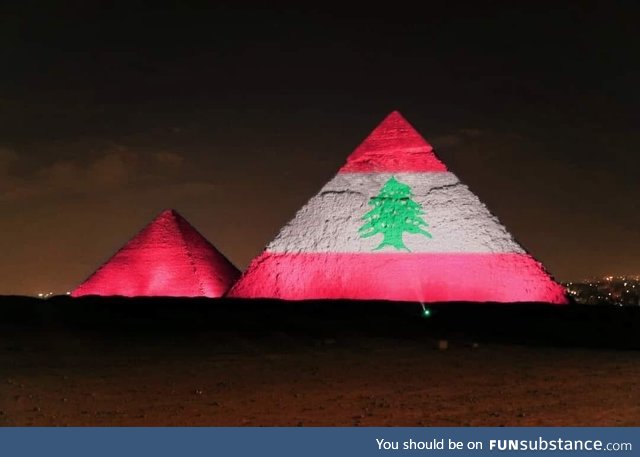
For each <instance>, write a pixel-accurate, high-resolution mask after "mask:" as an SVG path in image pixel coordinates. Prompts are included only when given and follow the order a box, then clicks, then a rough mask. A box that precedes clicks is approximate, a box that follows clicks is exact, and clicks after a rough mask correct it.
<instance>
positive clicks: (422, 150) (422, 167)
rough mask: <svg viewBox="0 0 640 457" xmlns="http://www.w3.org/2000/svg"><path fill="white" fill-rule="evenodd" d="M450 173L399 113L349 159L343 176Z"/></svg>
mask: <svg viewBox="0 0 640 457" xmlns="http://www.w3.org/2000/svg"><path fill="white" fill-rule="evenodd" d="M443 171H444V172H446V171H447V167H446V166H445V165H444V164H443V163H442V162H441V161H440V160H439V159H438V158H437V157H436V155H435V154H434V152H433V147H432V146H431V145H430V144H429V143H428V142H427V140H425V139H424V138H423V137H422V135H420V133H418V131H417V130H416V129H415V128H414V127H413V126H412V125H411V124H410V123H409V121H407V120H406V119H405V117H404V116H403V115H402V114H401V113H400V111H398V110H394V111H392V112H391V113H389V114H388V115H387V116H386V117H385V118H384V119H383V120H382V122H381V123H380V124H378V126H377V127H376V128H375V129H373V131H372V132H371V133H370V134H369V136H368V137H367V138H366V139H365V140H364V141H363V142H362V143H361V144H360V146H358V147H357V148H356V149H355V151H353V153H352V154H351V155H350V156H349V157H348V158H347V163H346V164H345V165H344V166H343V167H342V168H341V169H340V172H341V173H399V172H443Z"/></svg>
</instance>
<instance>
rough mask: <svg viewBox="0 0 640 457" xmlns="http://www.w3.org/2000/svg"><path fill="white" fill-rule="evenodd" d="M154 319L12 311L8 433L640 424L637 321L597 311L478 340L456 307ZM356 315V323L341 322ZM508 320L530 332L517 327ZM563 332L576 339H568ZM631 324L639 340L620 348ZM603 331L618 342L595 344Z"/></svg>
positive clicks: (7, 326)
mask: <svg viewBox="0 0 640 457" xmlns="http://www.w3.org/2000/svg"><path fill="white" fill-rule="evenodd" d="M4 303H6V300H5V301H4ZM129 304H130V303H129ZM85 305H86V306H89V305H90V304H88V303H85V304H83V305H82V306H75V305H74V306H73V307H71V308H69V309H66V310H65V313H66V314H65V315H66V316H68V315H69V314H72V315H77V313H79V312H81V310H82V309H83V306H85ZM56 306H58V305H56ZM64 306H66V305H64ZM118 306H121V305H118ZM127 306H128V305H127ZM145 306H148V304H147V305H145ZM175 306H176V304H175V303H174V304H171V305H170V307H174V308H175ZM199 306H200V305H199ZM203 306H208V305H206V304H205V305H203ZM14 308H15V307H14ZM6 309H7V308H6V307H5V310H6ZM146 309H148V308H145V307H141V309H140V310H139V311H136V312H135V316H134V317H135V318H132V317H131V315H130V314H127V313H125V314H127V315H126V317H124V318H123V316H122V315H121V314H118V313H115V314H118V315H117V317H116V318H114V317H113V316H114V313H113V310H112V311H110V312H109V313H107V314H108V316H107V319H106V320H105V319H103V317H104V316H105V315H107V314H105V313H104V312H101V313H97V314H95V315H92V316H91V319H75V320H73V319H72V321H71V322H70V321H69V319H62V318H61V317H60V313H59V312H58V311H55V310H54V311H51V310H50V309H49V310H47V311H42V310H39V311H37V312H34V311H33V307H32V308H31V311H29V312H27V313H23V314H22V315H17V314H16V313H6V312H5V313H4V314H3V316H4V322H3V324H2V325H0V328H1V329H2V333H1V336H0V425H3V426H160V425H167V426H530V425H541V426H556V425H560V426H638V425H639V424H640V351H639V350H638V349H637V345H634V344H632V343H634V342H635V339H634V336H633V335H634V332H635V329H636V326H635V324H634V325H631V327H629V319H630V318H629V314H626V315H624V316H622V317H621V318H620V323H618V324H616V323H614V324H613V329H612V330H611V331H609V332H603V331H602V328H603V327H602V326H603V325H605V326H606V328H611V325H610V324H609V323H607V320H606V319H602V315H601V314H597V315H596V317H597V318H598V322H595V323H594V321H595V318H594V316H593V315H592V314H593V312H592V311H589V312H590V313H592V314H591V315H590V317H588V318H585V317H584V313H583V314H580V313H577V314H576V313H575V312H574V313H573V314H566V313H565V314H564V315H562V316H560V317H558V316H555V317H557V318H558V319H559V323H558V322H556V323H555V324H554V325H548V326H546V325H545V322H547V321H548V319H553V318H554V315H553V313H554V312H555V311H552V315H551V316H549V315H548V312H547V311H545V312H543V313H542V317H540V316H541V313H539V312H538V313H537V314H535V313H534V314H535V315H534V316H533V317H530V318H527V313H528V312H529V311H527V310H526V309H525V310H524V311H519V312H517V313H513V315H511V317H509V318H508V319H507V321H504V320H503V321H500V322H495V319H493V318H491V316H494V315H493V314H492V313H495V311H487V313H485V314H489V316H490V317H489V318H488V319H487V322H490V321H494V322H495V323H494V326H491V325H489V324H487V323H485V324H483V325H482V331H477V328H476V331H474V327H473V326H472V325H480V324H478V323H477V320H478V319H477V318H476V317H474V316H471V317H469V318H468V319H466V320H465V319H459V321H460V322H466V323H464V324H462V323H461V324H459V325H457V326H456V325H451V322H457V321H458V320H457V319H452V315H454V314H450V315H448V316H447V315H446V312H445V313H441V315H440V316H438V313H437V312H436V313H434V316H433V317H432V318H431V319H429V320H420V317H419V316H412V315H405V314H402V315H401V316H395V317H390V316H388V315H387V316H384V315H380V316H378V315H377V314H376V313H372V315H368V316H367V319H363V321H366V322H367V323H366V324H363V325H362V326H358V325H354V324H353V322H354V321H352V320H351V321H349V319H351V318H352V316H351V317H349V316H342V315H338V316H332V317H331V318H330V319H324V321H322V319H318V314H317V309H316V314H315V315H314V316H315V318H316V321H315V323H314V324H313V325H311V324H309V323H307V324H304V325H302V324H296V322H297V321H296V319H297V318H296V319H292V320H288V321H287V322H284V323H283V322H282V315H280V314H278V313H277V312H275V313H262V314H260V313H258V315H257V316H255V317H254V318H253V319H252V318H250V317H247V318H246V319H244V320H243V319H240V318H239V317H238V315H240V316H241V315H242V312H241V313H240V314H235V315H234V316H232V317H231V318H230V317H229V315H228V314H225V313H218V312H217V311H216V312H214V313H211V312H206V313H204V314H203V313H201V312H199V311H197V312H195V313H192V312H188V313H186V317H185V315H183V314H182V311H179V312H178V314H179V317H176V313H174V312H172V313H169V314H166V313H165V314H163V315H158V314H155V315H153V314H154V313H149V315H147V313H146V311H145V310H146ZM361 309H362V308H360V310H361ZM92 311H94V310H92ZM247 311H250V309H248V310H245V311H243V312H245V313H246V312H247ZM358 312H360V311H358ZM612 312H613V311H612ZM523 313H524V314H525V317H524V318H523V317H522V314H523ZM18 314H19V313H18ZM63 314H64V313H63ZM301 314H302V315H304V313H301ZM356 314H357V313H356ZM632 314H633V316H635V315H636V314H637V313H635V312H634V313H632ZM274 315H276V316H277V318H274ZM7 316H8V317H7ZM34 316H35V317H37V318H34ZM43 316H44V317H43ZM96 316H97V317H96ZM576 316H577V317H576ZM580 316H582V317H580ZM633 316H632V317H633ZM224 317H226V318H228V319H230V321H229V322H225V320H224V319H223V318H224ZM325 317H326V316H325ZM342 318H344V319H345V320H347V321H349V322H348V325H344V322H340V323H339V324H336V322H337V321H340V319H342ZM234 319H235V320H234ZM96 320H100V321H101V323H100V325H96ZM285 320H286V319H285ZM303 320H304V319H303ZM632 320H633V319H632ZM320 321H322V322H320ZM356 321H357V319H356ZM509 321H517V322H527V324H526V326H525V327H521V328H515V329H514V330H513V331H512V332H505V331H504V330H505V328H504V326H505V325H507V326H508V325H509ZM600 321H604V322H605V323H604V324H603V323H602V322H600ZM34 322H35V323H34ZM372 322H373V323H375V325H371V323H372ZM576 322H577V323H576ZM278 323H279V324H278ZM403 323H404V324H406V327H407V328H408V330H407V331H404V330H402V329H401V328H399V327H401V326H402V324H403ZM445 323H448V324H446V325H445ZM472 323H474V324H472ZM231 324H233V325H231ZM616 325H618V327H616ZM546 327H548V328H549V329H550V331H549V333H548V335H546V334H545V331H544V329H545V328H546ZM565 327H566V328H567V331H568V332H569V333H570V334H574V335H577V336H575V337H568V338H562V339H559V338H558V335H560V334H562V335H564V333H563V328H565ZM500 328H502V330H503V331H502V332H499V331H498V330H500ZM620 328H623V329H626V331H627V333H628V335H626V336H625V338H623V339H618V340H616V341H615V342H614V344H607V342H611V337H612V335H618V336H619V335H620V334H621V333H622V332H621V330H620ZM541 329H542V330H541ZM571 329H573V330H571ZM576 329H577V330H576ZM599 329H600V330H599ZM593 331H600V334H601V335H604V336H603V337H602V338H596V339H591V338H585V334H586V335H587V336H588V335H590V334H591V332H593ZM581 332H582V333H581ZM496 335H498V337H496ZM523 335H524V336H523ZM444 341H446V343H447V348H446V349H444V348H442V345H443V342H444Z"/></svg>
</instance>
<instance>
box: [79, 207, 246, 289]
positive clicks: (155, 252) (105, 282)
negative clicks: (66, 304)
mask: <svg viewBox="0 0 640 457" xmlns="http://www.w3.org/2000/svg"><path fill="white" fill-rule="evenodd" d="M238 276H240V272H239V271H238V270H237V269H236V267H234V266H233V265H232V264H231V263H230V262H229V261H228V260H227V259H226V258H225V257H224V256H223V255H222V254H221V253H220V252H219V251H218V250H217V249H216V248H215V247H213V246H212V245H211V243H209V242H208V241H207V240H206V239H205V238H204V237H203V236H202V235H200V234H199V233H198V232H197V231H196V229H194V228H193V227H192V226H191V225H190V224H189V223H188V222H187V221H186V220H185V219H184V218H183V217H182V216H180V215H179V214H178V213H177V212H176V211H174V210H166V211H163V212H162V213H160V215H159V216H158V217H156V218H155V219H154V220H153V221H151V223H149V224H148V225H147V226H146V227H145V228H144V229H142V230H141V231H140V232H139V233H138V234H137V235H136V236H134V237H133V238H132V239H131V240H130V241H129V242H128V243H127V244H125V245H124V246H123V247H122V248H121V249H120V250H119V251H118V252H116V253H115V255H114V256H113V257H111V258H110V259H109V260H108V261H107V262H106V263H105V264H104V265H102V266H101V267H100V268H98V270H97V271H96V272H95V273H93V274H92V275H91V276H90V277H89V279H87V280H86V281H85V282H83V283H82V284H80V285H79V286H78V287H77V288H76V289H75V290H74V291H73V292H72V293H71V295H72V296H73V297H80V296H83V295H103V296H109V295H121V296H126V297H135V296H165V297H220V296H222V295H223V294H224V293H225V292H226V291H227V290H228V289H229V287H230V286H231V284H233V282H234V281H235V280H236V279H237V278H238Z"/></svg>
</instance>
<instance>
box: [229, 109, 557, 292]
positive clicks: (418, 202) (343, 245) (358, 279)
mask: <svg viewBox="0 0 640 457" xmlns="http://www.w3.org/2000/svg"><path fill="white" fill-rule="evenodd" d="M228 295H229V296H230V297H244V298H258V297H262V298H277V299H285V300H306V299H369V300H397V301H420V302H441V301H470V302H525V301H526V302H548V303H556V304H563V303H566V302H567V299H566V295H565V291H564V289H563V287H562V286H560V285H559V284H558V283H557V282H555V281H554V280H553V279H552V278H551V277H550V276H549V275H548V274H547V273H546V272H545V270H544V268H543V266H542V265H541V264H540V263H538V262H537V261H536V260H535V259H534V258H533V257H531V256H530V255H529V254H528V253H527V252H526V251H525V250H524V249H523V248H522V247H521V246H520V245H519V244H518V243H517V242H516V241H514V239H513V238H512V237H511V235H510V234H509V233H508V232H507V230H506V229H505V227H503V226H502V225H501V224H500V222H499V221H498V220H497V219H496V217H494V216H493V215H492V214H491V213H490V212H489V210H488V209H487V208H486V206H485V205H484V204H483V203H482V202H481V201H480V200H479V199H478V198H477V197H476V196H475V195H474V194H473V193H472V192H471V191H470V190H469V188H468V187H467V186H466V185H464V184H463V183H461V182H460V180H459V179H458V178H457V177H456V176H455V175H454V174H453V173H451V172H449V171H448V170H447V167H446V166H445V165H444V164H443V163H442V162H441V161H440V160H439V159H438V158H437V157H436V155H435V154H434V152H433V148H432V147H431V145H429V143H427V142H426V141H425V140H424V138H422V136H420V134H419V133H418V132H416V130H415V129H414V128H413V127H412V126H411V125H410V124H409V123H408V122H407V121H406V120H405V119H404V118H403V117H402V115H400V113H398V112H394V113H391V114H390V115H389V116H388V117H387V118H386V119H385V120H384V121H383V122H382V123H381V124H380V125H379V126H378V127H377V128H376V129H375V130H374V131H373V132H372V133H371V134H370V135H369V137H368V138H367V139H365V141H364V142H363V143H362V144H361V145H360V146H359V147H358V148H356V150H355V151H354V152H353V153H352V154H351V155H350V156H349V157H348V159H347V162H346V164H345V165H344V166H343V167H342V168H341V169H340V170H339V171H338V174H337V175H336V176H335V177H334V178H333V179H332V180H331V181H329V182H328V183H327V184H326V185H325V186H324V187H323V188H322V189H321V190H320V192H319V193H318V194H317V195H316V196H314V197H313V198H311V200H309V202H308V203H307V204H306V205H305V206H304V207H303V208H302V209H301V210H300V211H298V213H297V214H296V216H295V217H294V219H293V220H292V221H291V222H289V223H288V224H287V225H286V226H285V227H284V228H282V230H281V231H280V233H279V234H278V236H277V237H276V238H275V240H273V241H272V242H271V243H270V244H269V245H268V246H267V248H266V250H265V251H264V252H263V253H262V254H261V255H260V256H258V257H257V258H255V259H254V260H253V261H252V262H251V264H250V266H249V268H248V269H247V271H246V272H245V273H244V274H243V276H242V277H241V278H240V279H239V280H238V282H237V283H236V284H235V285H234V286H233V288H232V289H231V291H230V292H229V294H228Z"/></svg>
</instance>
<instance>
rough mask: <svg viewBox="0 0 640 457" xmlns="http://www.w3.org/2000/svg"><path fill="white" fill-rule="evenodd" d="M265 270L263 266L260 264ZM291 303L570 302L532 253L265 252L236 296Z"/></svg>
mask: <svg viewBox="0 0 640 457" xmlns="http://www.w3.org/2000/svg"><path fill="white" fill-rule="evenodd" d="M258 265H259V268H256V266H258ZM230 296H234V297H252V298H267V297H277V298H279V299H284V300H312V299H360V300H395V301H416V302H417V301H420V302H447V301H467V302H545V303H554V304H564V303H566V302H567V299H566V296H565V290H564V288H563V287H562V286H561V285H559V284H558V283H556V282H555V281H553V280H552V279H551V278H550V277H549V276H548V275H547V274H546V273H545V272H544V270H543V269H542V268H541V265H540V264H539V263H538V262H536V261H535V260H534V259H533V258H532V257H531V256H530V255H527V254H484V253H469V254H468V253H447V254H425V253H420V254H416V253H405V252H402V253H394V252H388V253H372V254H366V253H363V254H346V253H335V254H326V253H323V254H282V253H271V252H265V253H263V254H262V255H261V256H260V257H258V258H257V259H255V260H254V261H253V263H252V265H251V266H250V267H249V270H248V272H247V274H246V275H245V276H244V277H243V278H242V280H241V281H239V282H238V283H236V285H235V286H234V287H233V289H232V290H231V292H230Z"/></svg>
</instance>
